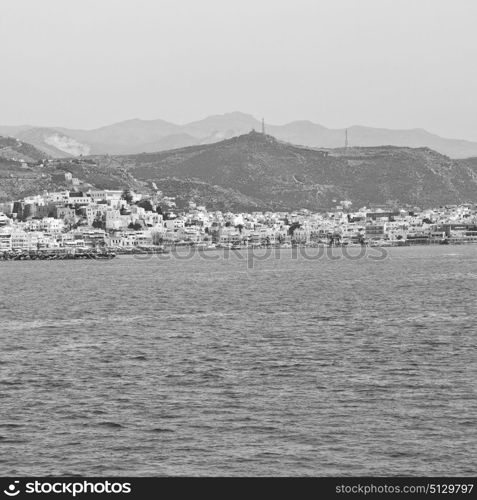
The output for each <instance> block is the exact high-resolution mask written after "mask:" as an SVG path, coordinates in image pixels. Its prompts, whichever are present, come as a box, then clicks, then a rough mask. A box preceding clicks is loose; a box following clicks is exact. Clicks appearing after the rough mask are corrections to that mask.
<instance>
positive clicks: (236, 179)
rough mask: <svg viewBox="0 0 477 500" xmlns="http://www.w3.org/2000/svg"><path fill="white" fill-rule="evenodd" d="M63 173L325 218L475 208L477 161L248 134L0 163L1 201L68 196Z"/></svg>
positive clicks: (94, 182)
mask: <svg viewBox="0 0 477 500" xmlns="http://www.w3.org/2000/svg"><path fill="white" fill-rule="evenodd" d="M66 171H68V172H71V173H72V174H73V176H74V177H76V178H78V179H80V181H81V183H82V185H83V186H84V187H85V188H87V187H88V186H94V187H97V188H111V189H122V188H124V187H131V188H132V189H135V190H139V191H143V192H149V193H153V192H154V191H156V190H157V189H159V190H161V191H162V192H163V193H164V194H165V195H167V196H175V197H176V198H177V201H178V204H179V206H186V205H187V203H188V202H189V201H190V200H194V201H196V202H198V203H203V204H206V205H207V206H208V207H209V208H210V209H221V210H240V211H241V210H269V209H270V210H293V209H300V208H308V209H311V210H326V209H329V208H332V207H334V206H336V205H337V204H339V203H340V201H342V200H349V201H351V202H352V206H353V207H354V208H359V207H362V206H365V205H366V206H369V205H370V204H388V205H401V206H402V205H408V206H420V207H422V208H425V207H435V206H440V205H443V204H451V203H452V204H454V203H462V202H472V201H473V202H477V159H476V158H469V159H465V160H452V159H450V158H449V157H447V156H444V155H442V154H439V153H437V152H435V151H433V150H431V149H429V148H414V149H413V148H401V147H394V146H382V147H363V148H341V149H339V148H338V149H314V148H305V147H299V146H295V145H292V144H289V143H285V142H282V141H279V140H277V139H275V138H274V137H272V136H269V135H263V134H261V133H258V132H250V133H248V134H244V135H242V136H239V137H234V138H232V139H228V140H224V141H221V142H218V143H213V144H204V145H199V146H190V147H186V148H181V149H174V150H170V151H163V152H156V153H142V154H134V155H122V156H121V155H116V156H109V155H106V156H105V155H95V156H90V157H84V158H78V159H62V160H50V161H49V162H48V163H47V164H46V165H44V166H42V167H40V166H38V165H36V164H29V165H27V166H25V165H24V164H20V163H19V162H15V161H11V160H8V161H7V160H4V161H3V163H2V162H1V161H0V197H1V198H2V199H12V198H17V197H20V196H24V195H25V194H33V193H37V192H39V191H40V190H41V189H49V190H52V189H66V188H67V187H68V186H67V185H66V184H65V181H64V173H65V172H66Z"/></svg>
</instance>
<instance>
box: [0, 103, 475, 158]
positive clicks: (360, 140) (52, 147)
mask: <svg viewBox="0 0 477 500" xmlns="http://www.w3.org/2000/svg"><path fill="white" fill-rule="evenodd" d="M253 129H254V130H257V131H259V130H261V122H260V121H259V120H257V119H256V118H255V117H253V116H252V115H249V114H245V113H240V112H238V111H235V112H233V113H225V114H223V115H213V116H209V117H206V118H204V119H203V120H198V121H195V122H191V123H186V124H183V125H177V124H174V123H170V122H167V121H165V120H140V119H133V120H125V121H122V122H118V123H114V124H111V125H106V126H104V127H100V128H97V129H93V130H79V129H68V128H64V127H30V126H27V125H24V126H21V127H5V126H0V134H6V135H12V136H14V137H17V138H19V139H21V140H23V141H25V142H29V143H31V144H33V145H34V146H35V147H37V148H39V149H41V150H43V151H45V152H46V153H48V154H49V155H51V156H53V157H56V158H61V157H68V156H79V155H88V154H114V155H120V154H134V153H140V152H152V151H165V150H168V149H172V148H182V147H186V146H191V145H201V144H211V143H214V142H219V141H222V140H224V139H229V138H232V137H237V136H239V135H243V134H246V133H248V132H250V131H251V130H253ZM347 131H348V143H349V145H350V146H353V147H375V146H399V147H412V148H418V147H428V148H431V149H434V150H435V151H437V152H439V153H441V154H444V155H447V156H449V157H451V158H466V157H470V156H477V142H472V141H465V140H458V139H447V138H443V137H440V136H438V135H436V134H432V133H430V132H427V131H426V130H423V129H409V130H392V129H384V128H372V127H364V126H352V127H349V128H348V129H347ZM266 132H267V133H268V134H270V135H272V136H273V137H276V138H277V139H279V140H283V141H286V142H290V143H292V144H299V145H302V146H307V147H319V148H338V147H343V146H344V141H345V129H330V128H327V127H324V126H323V125H320V124H316V123H313V122H311V121H306V120H302V121H293V122H290V123H287V124H284V125H271V124H268V123H267V124H266Z"/></svg>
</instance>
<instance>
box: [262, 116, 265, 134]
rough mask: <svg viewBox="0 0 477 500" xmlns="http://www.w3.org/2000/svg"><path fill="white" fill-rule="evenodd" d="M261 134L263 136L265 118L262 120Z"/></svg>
mask: <svg viewBox="0 0 477 500" xmlns="http://www.w3.org/2000/svg"><path fill="white" fill-rule="evenodd" d="M262 134H263V135H265V118H262Z"/></svg>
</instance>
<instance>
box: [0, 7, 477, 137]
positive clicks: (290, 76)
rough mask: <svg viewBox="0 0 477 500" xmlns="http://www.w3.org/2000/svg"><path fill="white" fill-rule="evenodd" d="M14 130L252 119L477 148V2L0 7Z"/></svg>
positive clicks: (6, 117)
mask: <svg viewBox="0 0 477 500" xmlns="http://www.w3.org/2000/svg"><path fill="white" fill-rule="evenodd" d="M0 1H1V5H0V6H1V8H0V64H1V66H0V90H1V92H0V124H2V125H18V124H24V123H28V124H33V125H52V126H59V125H63V126H67V127H77V128H93V127H98V126H102V125H106V124H108V123H112V122H115V121H120V120H124V119H129V118H144V119H154V118H163V119H165V120H169V121H173V122H176V123H185V122H188V121H192V120H197V119H201V118H203V117H205V116H206V115H209V114H215V113H225V112H228V111H234V110H240V111H243V112H247V113H251V114H253V115H255V116H256V117H257V118H260V117H262V116H265V118H266V120H267V121H268V122H269V123H275V124H281V123H285V122H288V121H292V120H298V119H308V120H312V121H315V122H318V123H321V124H323V125H326V126H329V127H344V126H350V125H354V124H363V125H369V126H376V127H388V128H419V127H422V128H426V129H428V130H430V131H433V132H436V133H439V134H441V135H445V136H448V137H461V138H467V139H471V140H477V29H476V26H477V2H476V1H475V0H447V1H441V0H393V1H389V0H330V1H328V0H289V1H283V0H233V1H230V0H134V1H133V0H14V1H7V0H0Z"/></svg>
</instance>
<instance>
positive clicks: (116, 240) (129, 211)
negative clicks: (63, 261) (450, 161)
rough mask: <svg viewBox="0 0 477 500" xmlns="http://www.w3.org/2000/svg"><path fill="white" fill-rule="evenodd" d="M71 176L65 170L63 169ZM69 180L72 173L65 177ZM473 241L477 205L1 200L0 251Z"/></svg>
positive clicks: (127, 196) (72, 197)
mask: <svg viewBox="0 0 477 500" xmlns="http://www.w3.org/2000/svg"><path fill="white" fill-rule="evenodd" d="M65 175H66V176H70V175H71V174H68V173H67V174H65ZM68 180H69V181H71V180H72V179H68ZM472 242H477V204H475V203H467V204H461V205H445V206H441V207H438V208H433V209H421V208H419V207H413V208H412V209H411V208H409V207H407V208H396V207H387V206H379V207H377V206H370V207H361V208H359V209H356V208H352V203H351V202H350V201H348V200H343V201H337V205H336V207H335V209H334V210H331V211H327V212H323V213H314V212H311V211H309V210H306V209H302V210H296V211H293V212H251V213H231V212H222V211H210V210H208V209H207V207H206V206H204V205H200V204H198V203H196V202H194V201H192V200H191V201H190V202H189V206H188V207H186V208H185V209H181V210H179V209H178V208H177V207H176V203H175V200H174V198H172V197H168V196H164V195H163V193H162V192H161V191H159V190H158V191H157V192H156V193H155V194H154V195H153V196H151V195H143V194H140V193H134V192H132V191H131V190H128V189H124V190H97V189H91V188H90V189H88V190H87V191H75V190H64V191H60V192H43V193H42V194H38V195H35V196H29V197H26V198H24V199H22V200H17V201H9V202H3V203H0V256H2V257H3V258H7V257H12V256H19V255H24V256H25V255H26V254H32V253H36V254H41V253H48V252H50V253H51V252H53V253H54V252H56V253H63V254H64V255H75V254H77V255H84V256H88V255H95V256H107V255H112V254H113V253H114V254H117V253H140V252H153V251H161V250H164V249H166V250H167V248H171V247H180V246H194V247H197V248H199V249H215V248H244V247H245V248H247V247H252V248H253V247H268V246H274V247H284V248H290V247H292V246H296V245H306V246H319V245H327V246H343V245H351V246H353V245H369V246H406V245H413V244H449V243H450V244H457V243H472Z"/></svg>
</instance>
